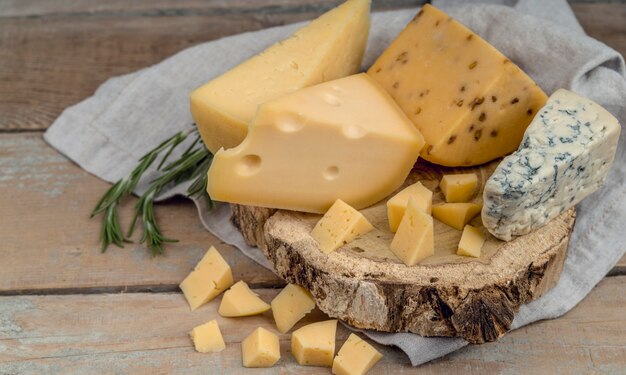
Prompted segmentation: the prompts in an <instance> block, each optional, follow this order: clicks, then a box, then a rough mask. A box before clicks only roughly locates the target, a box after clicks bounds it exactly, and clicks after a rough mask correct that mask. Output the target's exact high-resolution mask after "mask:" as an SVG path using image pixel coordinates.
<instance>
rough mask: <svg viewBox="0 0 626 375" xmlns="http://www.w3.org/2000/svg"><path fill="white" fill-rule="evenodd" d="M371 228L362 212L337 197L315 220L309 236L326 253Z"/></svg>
mask: <svg viewBox="0 0 626 375" xmlns="http://www.w3.org/2000/svg"><path fill="white" fill-rule="evenodd" d="M372 229H374V227H373V226H372V224H370V222H369V221H367V219H366V218H365V216H363V214H362V213H360V212H359V211H357V210H355V209H354V208H352V207H350V206H349V205H347V204H346V203H345V202H344V201H342V200H341V199H337V200H336V201H335V203H334V204H333V205H332V206H331V207H330V208H329V209H328V211H326V213H325V214H324V216H323V217H322V218H321V219H320V220H319V221H318V222H317V224H316V225H315V227H314V228H313V230H312V231H311V236H312V237H313V238H314V239H315V240H316V241H317V242H318V243H319V245H320V250H322V252H323V253H324V254H328V253H330V252H332V251H335V250H337V249H338V248H339V247H341V246H343V245H345V244H347V243H348V242H350V241H352V240H354V239H355V238H357V237H358V236H360V235H362V234H365V233H367V232H369V231H371V230H372Z"/></svg>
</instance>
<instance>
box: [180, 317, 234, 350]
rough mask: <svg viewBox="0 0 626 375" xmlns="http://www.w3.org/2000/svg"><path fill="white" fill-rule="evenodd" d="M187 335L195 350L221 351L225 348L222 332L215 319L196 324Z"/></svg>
mask: <svg viewBox="0 0 626 375" xmlns="http://www.w3.org/2000/svg"><path fill="white" fill-rule="evenodd" d="M189 336H191V340H193V344H194V346H195V348H196V351H198V352H200V353H215V352H221V351H222V350H224V348H226V344H224V339H223V338H222V332H220V327H219V326H218V325H217V320H215V319H214V320H211V321H210V322H208V323H205V324H202V325H200V326H197V327H196V328H194V329H193V330H192V331H191V332H190V333H189Z"/></svg>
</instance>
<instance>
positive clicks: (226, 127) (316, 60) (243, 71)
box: [190, 0, 370, 153]
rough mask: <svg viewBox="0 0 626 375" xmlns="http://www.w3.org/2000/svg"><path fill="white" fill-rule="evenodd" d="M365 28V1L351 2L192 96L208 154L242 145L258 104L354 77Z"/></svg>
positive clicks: (192, 104) (358, 63)
mask: <svg viewBox="0 0 626 375" xmlns="http://www.w3.org/2000/svg"><path fill="white" fill-rule="evenodd" d="M369 24H370V20H369V0H349V1H347V2H345V3H344V4H342V5H340V6H338V7H336V8H335V9H332V10H330V11H329V12H327V13H325V14H323V15H321V16H320V17H319V18H317V19H316V20H313V21H311V22H310V23H309V24H308V25H306V26H304V27H303V28H301V29H300V30H298V31H296V32H295V33H294V34H293V35H292V36H291V37H290V38H288V39H286V40H283V41H281V42H278V43H276V44H274V45H273V46H271V47H269V48H268V49H266V50H265V51H263V52H262V53H261V54H259V55H257V56H254V57H252V58H250V59H249V60H247V61H245V62H243V63H241V64H240V65H238V66H236V67H235V68H233V69H232V70H230V71H228V72H226V73H224V74H222V75H221V76H219V77H217V78H215V79H213V80H212V81H210V82H208V83H207V84H205V85H203V86H201V87H200V88H198V89H196V90H195V91H194V92H192V93H191V98H190V99H191V114H192V115H193V118H194V120H195V121H196V125H197V126H198V129H199V130H200V134H201V136H202V140H203V141H204V143H205V145H206V146H207V148H208V149H209V150H210V151H211V152H212V153H215V152H217V151H218V150H219V149H220V148H222V147H224V148H230V147H235V146H237V145H238V144H239V143H241V141H243V139H244V138H245V136H246V133H247V130H248V124H249V123H250V121H251V120H252V118H253V117H254V115H255V113H256V111H257V107H258V106H259V104H261V103H264V102H266V101H268V100H272V99H275V98H277V97H279V96H282V95H284V94H287V93H290V92H293V91H296V90H298V89H301V88H303V87H307V86H311V85H315V84H317V83H321V82H324V81H329V80H333V79H336V78H341V77H345V76H348V75H350V74H354V73H356V72H358V70H359V68H360V66H361V60H362V58H363V53H364V51H365V45H366V42H367V36H368V33H369Z"/></svg>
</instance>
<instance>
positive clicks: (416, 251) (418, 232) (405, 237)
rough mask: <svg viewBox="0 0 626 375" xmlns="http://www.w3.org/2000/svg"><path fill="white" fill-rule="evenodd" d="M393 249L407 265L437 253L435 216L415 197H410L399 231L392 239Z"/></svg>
mask: <svg viewBox="0 0 626 375" xmlns="http://www.w3.org/2000/svg"><path fill="white" fill-rule="evenodd" d="M391 251H393V253H394V254H395V255H396V256H397V257H398V258H399V259H400V260H401V261H403V262H404V264H406V265H407V266H413V265H415V264H417V263H418V262H420V261H421V260H423V259H425V258H427V257H429V256H431V255H433V254H434V253H435V236H434V227H433V218H432V217H431V216H430V215H428V214H427V213H425V212H424V211H423V210H422V209H421V208H420V207H419V206H418V204H417V201H416V200H415V199H414V198H410V199H409V203H408V205H407V207H406V210H405V212H404V216H403V217H402V221H400V226H399V227H398V232H397V233H396V235H395V236H394V237H393V240H392V241H391Z"/></svg>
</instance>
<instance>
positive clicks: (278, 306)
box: [271, 284, 315, 333]
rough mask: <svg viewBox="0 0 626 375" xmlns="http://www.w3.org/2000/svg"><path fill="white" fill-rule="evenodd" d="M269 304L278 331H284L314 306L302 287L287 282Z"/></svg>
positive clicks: (313, 302)
mask: <svg viewBox="0 0 626 375" xmlns="http://www.w3.org/2000/svg"><path fill="white" fill-rule="evenodd" d="M271 305H272V314H274V321H275V322H276V328H278V331H279V332H280V333H286V332H287V331H289V330H290V329H291V327H293V326H294V325H295V324H296V323H298V321H299V320H300V319H302V318H304V316H305V315H306V314H308V313H309V312H311V310H313V309H314V308H315V301H314V300H313V297H312V296H311V293H309V292H308V291H307V290H306V289H304V288H303V287H301V286H299V285H295V284H288V285H287V286H286V287H285V288H284V289H283V290H281V291H280V293H278V295H277V296H276V297H274V299H273V300H272V303H271Z"/></svg>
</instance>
